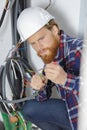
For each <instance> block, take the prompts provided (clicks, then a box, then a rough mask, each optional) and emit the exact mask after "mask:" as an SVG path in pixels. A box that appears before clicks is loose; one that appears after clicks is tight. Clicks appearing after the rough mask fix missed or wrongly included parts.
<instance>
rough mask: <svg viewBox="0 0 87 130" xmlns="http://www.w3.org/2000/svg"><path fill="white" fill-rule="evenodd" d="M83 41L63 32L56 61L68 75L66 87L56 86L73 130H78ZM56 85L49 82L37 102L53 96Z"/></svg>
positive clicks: (40, 92) (39, 94) (39, 93)
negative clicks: (52, 92)
mask: <svg viewBox="0 0 87 130" xmlns="http://www.w3.org/2000/svg"><path fill="white" fill-rule="evenodd" d="M82 43H83V41H82V40H80V39H76V38H72V37H70V36H68V35H66V34H65V33H64V32H63V30H61V35H60V46H59V49H58V53H57V55H56V57H55V59H54V61H56V62H57V63H58V64H60V65H61V66H62V67H63V69H64V70H65V71H66V73H67V80H66V82H65V84H64V85H59V84H56V87H57V90H58V91H60V95H61V98H62V99H63V100H64V101H65V103H66V107H67V111H68V115H69V120H70V123H71V127H72V130H77V119H78V95H79V79H80V77H79V72H80V59H81V50H82ZM52 86H54V83H53V85H52V83H51V82H50V81H49V82H48V84H47V86H46V88H45V90H44V91H39V92H38V96H36V98H37V100H39V101H43V100H46V99H47V98H49V97H50V96H51V88H52Z"/></svg>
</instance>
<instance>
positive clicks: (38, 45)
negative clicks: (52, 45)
mask: <svg viewBox="0 0 87 130" xmlns="http://www.w3.org/2000/svg"><path fill="white" fill-rule="evenodd" d="M36 46H37V47H36V48H37V51H40V50H42V48H43V45H42V44H41V43H40V42H39V41H38V42H37V43H36Z"/></svg>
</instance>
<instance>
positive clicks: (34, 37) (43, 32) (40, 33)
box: [28, 27, 49, 42]
mask: <svg viewBox="0 0 87 130" xmlns="http://www.w3.org/2000/svg"><path fill="white" fill-rule="evenodd" d="M48 31H49V30H48V29H47V28H46V27H43V28H41V29H40V30H39V31H38V32H36V33H35V34H33V35H32V36H31V37H29V38H28V41H29V42H31V41H34V40H38V39H39V38H40V37H42V36H44V35H46V34H47V32H48Z"/></svg>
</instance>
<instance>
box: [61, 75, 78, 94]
mask: <svg viewBox="0 0 87 130" xmlns="http://www.w3.org/2000/svg"><path fill="white" fill-rule="evenodd" d="M79 82H80V77H79V76H75V75H73V74H70V73H68V74H67V78H66V81H65V84H64V85H62V87H63V88H64V89H66V90H70V91H72V92H74V93H75V94H78V92H79Z"/></svg>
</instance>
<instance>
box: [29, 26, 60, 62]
mask: <svg viewBox="0 0 87 130" xmlns="http://www.w3.org/2000/svg"><path fill="white" fill-rule="evenodd" d="M58 31H59V30H58V28H57V27H56V26H53V28H52V29H51V30H48V29H47V28H46V27H43V28H42V29H40V30H39V31H38V32H36V33H35V34H34V35H32V36H31V37H29V38H28V42H29V43H30V44H31V46H32V47H33V48H34V50H35V51H36V52H37V55H38V56H39V57H41V59H42V60H43V62H44V63H45V64H48V63H50V62H52V61H53V59H54V57H55V56H56V54H57V50H58V46H59V36H58Z"/></svg>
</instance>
